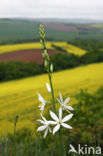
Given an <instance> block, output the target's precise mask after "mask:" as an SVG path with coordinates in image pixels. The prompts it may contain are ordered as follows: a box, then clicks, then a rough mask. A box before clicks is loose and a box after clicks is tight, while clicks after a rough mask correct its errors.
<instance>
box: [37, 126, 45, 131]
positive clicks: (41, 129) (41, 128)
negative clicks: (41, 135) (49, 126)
mask: <svg viewBox="0 0 103 156" xmlns="http://www.w3.org/2000/svg"><path fill="white" fill-rule="evenodd" d="M45 128H46V125H44V126H40V127H39V128H38V129H37V131H43V130H44V129H45Z"/></svg>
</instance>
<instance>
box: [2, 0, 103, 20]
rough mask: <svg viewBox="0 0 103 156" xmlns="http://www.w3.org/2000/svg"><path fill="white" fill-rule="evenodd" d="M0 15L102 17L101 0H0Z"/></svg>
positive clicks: (102, 6)
mask: <svg viewBox="0 0 103 156" xmlns="http://www.w3.org/2000/svg"><path fill="white" fill-rule="evenodd" d="M0 17H31V18H33V17H34V18H38V17H59V18H60V17H61V18H63V17H64V18H97V19H103V0H37V1H36V0H2V1H0Z"/></svg>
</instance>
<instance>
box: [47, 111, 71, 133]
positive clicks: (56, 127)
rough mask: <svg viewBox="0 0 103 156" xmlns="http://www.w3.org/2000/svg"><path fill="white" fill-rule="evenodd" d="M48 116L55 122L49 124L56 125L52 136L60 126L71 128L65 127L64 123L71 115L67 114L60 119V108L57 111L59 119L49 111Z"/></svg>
mask: <svg viewBox="0 0 103 156" xmlns="http://www.w3.org/2000/svg"><path fill="white" fill-rule="evenodd" d="M50 116H51V118H52V119H53V120H55V121H49V123H50V124H51V125H56V126H55V128H54V129H53V135H54V134H55V133H56V132H57V131H58V130H59V129H60V127H61V126H63V127H65V128H68V129H72V127H71V126H70V125H67V124H66V123H65V122H66V121H68V120H70V119H71V118H72V116H73V114H69V115H67V116H65V117H64V118H63V119H62V108H60V109H59V118H58V117H57V115H56V114H55V113H53V112H52V111H50Z"/></svg>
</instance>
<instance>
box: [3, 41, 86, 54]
mask: <svg viewBox="0 0 103 156" xmlns="http://www.w3.org/2000/svg"><path fill="white" fill-rule="evenodd" d="M52 44H53V45H56V46H59V47H62V48H64V49H65V50H66V51H67V52H69V53H73V54H75V55H84V54H85V53H86V51H85V50H83V49H80V48H78V47H76V46H73V45H71V44H68V43H67V42H47V43H46V45H47V49H54V48H53V47H52ZM27 49H41V44H40V43H39V42H35V43H24V44H14V45H2V46H0V54H4V53H8V52H14V51H18V50H27Z"/></svg>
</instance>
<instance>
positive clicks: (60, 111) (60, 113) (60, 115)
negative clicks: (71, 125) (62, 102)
mask: <svg viewBox="0 0 103 156" xmlns="http://www.w3.org/2000/svg"><path fill="white" fill-rule="evenodd" d="M59 120H62V108H61V107H60V108H59Z"/></svg>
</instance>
